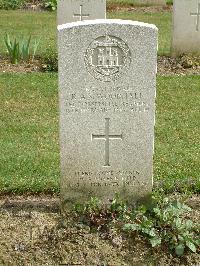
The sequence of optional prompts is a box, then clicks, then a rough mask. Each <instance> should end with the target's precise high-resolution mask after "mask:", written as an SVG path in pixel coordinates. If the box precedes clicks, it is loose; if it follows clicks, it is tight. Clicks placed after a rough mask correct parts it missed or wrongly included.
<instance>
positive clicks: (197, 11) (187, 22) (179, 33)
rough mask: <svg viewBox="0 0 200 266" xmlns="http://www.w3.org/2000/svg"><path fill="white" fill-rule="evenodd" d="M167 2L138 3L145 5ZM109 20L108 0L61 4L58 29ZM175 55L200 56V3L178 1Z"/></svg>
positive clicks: (67, 0)
mask: <svg viewBox="0 0 200 266" xmlns="http://www.w3.org/2000/svg"><path fill="white" fill-rule="evenodd" d="M142 1H143V2H144V1H146V2H148V4H150V3H151V4H164V3H165V0H138V2H140V3H141V4H142V3H143V2H142ZM105 18H106V0H59V1H58V19H57V21H58V25H61V24H65V23H69V22H75V21H82V20H93V19H105ZM172 32H173V36H172V54H173V55H179V54H182V53H200V0H174V5H173V31H172Z"/></svg>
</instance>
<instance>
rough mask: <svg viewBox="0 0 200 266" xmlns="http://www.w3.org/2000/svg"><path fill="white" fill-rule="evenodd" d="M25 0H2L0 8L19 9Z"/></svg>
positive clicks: (0, 0)
mask: <svg viewBox="0 0 200 266" xmlns="http://www.w3.org/2000/svg"><path fill="white" fill-rule="evenodd" d="M24 3H25V0H9V1H8V0H0V9H7V10H9V9H19V8H22V7H23V5H24Z"/></svg>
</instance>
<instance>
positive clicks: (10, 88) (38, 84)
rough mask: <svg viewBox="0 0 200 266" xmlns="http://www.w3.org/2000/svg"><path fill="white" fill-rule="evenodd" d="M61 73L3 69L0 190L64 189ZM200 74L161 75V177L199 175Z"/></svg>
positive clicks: (157, 166) (168, 180)
mask: <svg viewBox="0 0 200 266" xmlns="http://www.w3.org/2000/svg"><path fill="white" fill-rule="evenodd" d="M57 82H58V80H57V74H45V73H43V74H1V75H0V94H1V98H0V105H1V113H0V121H1V125H0V135H1V138H0V148H1V155H0V157H1V158H0V193H3V192H17V193H21V192H27V191H31V192H34V193H36V192H45V191H51V192H53V191H54V192H58V191H59V175H60V174H59V173H60V169H59V141H58V93H57V90H58V89H57ZM199 83H200V77H199V76H183V77H178V76H173V77H158V81H157V101H156V102H157V112H156V134H155V159H154V178H155V181H159V182H163V184H164V185H163V188H164V189H165V190H166V191H168V190H170V189H174V188H175V187H174V185H173V182H176V183H177V184H178V185H180V186H186V184H187V189H188V190H192V191H193V192H194V191H197V189H198V188H197V186H190V185H188V182H190V181H192V180H194V181H195V184H196V183H197V179H198V177H199V168H200V157H199V150H200V144H199V135H200V132H199V131H200V130H199V128H200V117H199V102H200V94H199Z"/></svg>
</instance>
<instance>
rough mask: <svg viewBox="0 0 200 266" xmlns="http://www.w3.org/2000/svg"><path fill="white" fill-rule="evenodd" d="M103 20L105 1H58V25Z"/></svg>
mask: <svg viewBox="0 0 200 266" xmlns="http://www.w3.org/2000/svg"><path fill="white" fill-rule="evenodd" d="M104 18H106V0H58V9H57V24H58V25H61V24H65V23H69V22H75V21H82V20H92V19H104Z"/></svg>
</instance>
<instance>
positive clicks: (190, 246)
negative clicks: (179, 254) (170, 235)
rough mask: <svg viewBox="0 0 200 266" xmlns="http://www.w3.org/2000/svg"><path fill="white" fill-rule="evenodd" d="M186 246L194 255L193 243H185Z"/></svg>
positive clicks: (194, 247)
mask: <svg viewBox="0 0 200 266" xmlns="http://www.w3.org/2000/svg"><path fill="white" fill-rule="evenodd" d="M186 246H187V247H188V248H189V249H190V250H191V251H192V252H194V253H196V251H197V249H196V246H195V245H194V243H192V242H190V241H186Z"/></svg>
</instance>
